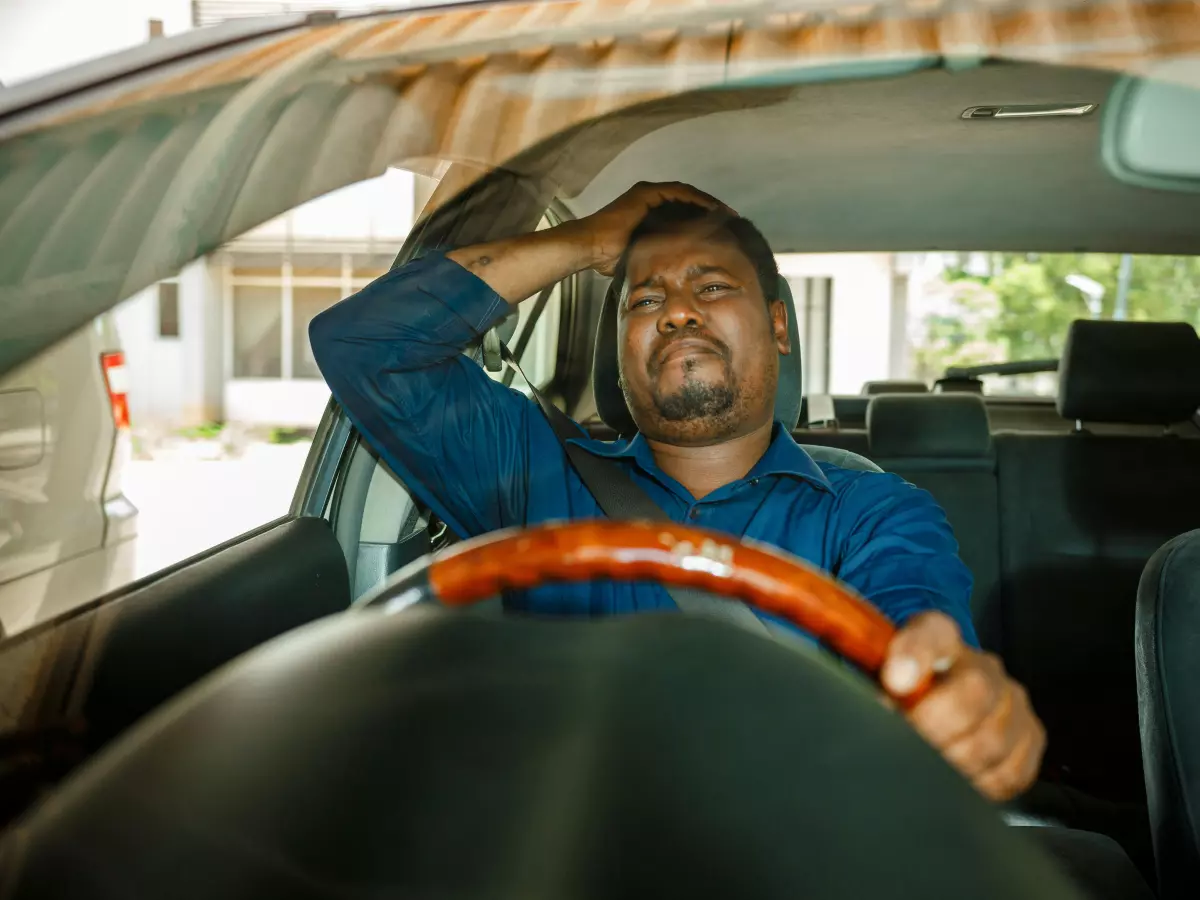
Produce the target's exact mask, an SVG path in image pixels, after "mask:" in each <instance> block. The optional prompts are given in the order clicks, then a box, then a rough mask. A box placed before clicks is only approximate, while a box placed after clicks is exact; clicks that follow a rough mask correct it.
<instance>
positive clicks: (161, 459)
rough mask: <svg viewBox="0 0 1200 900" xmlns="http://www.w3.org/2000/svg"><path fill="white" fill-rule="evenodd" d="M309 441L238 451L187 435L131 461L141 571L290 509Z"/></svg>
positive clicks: (127, 481) (129, 489)
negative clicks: (149, 456) (227, 450)
mask: <svg viewBox="0 0 1200 900" xmlns="http://www.w3.org/2000/svg"><path fill="white" fill-rule="evenodd" d="M308 449H309V442H307V441H303V442H298V443H293V444H270V443H252V444H249V445H248V446H246V447H245V448H244V449H242V451H241V452H240V453H239V454H238V455H237V456H235V457H231V456H229V455H227V454H226V453H225V452H224V451H223V450H222V448H221V447H220V446H219V445H218V444H217V443H216V442H213V441H181V442H178V443H177V444H175V445H172V446H169V447H164V448H161V449H156V450H155V453H154V458H152V459H136V460H133V461H132V462H130V463H128V464H127V465H128V468H127V470H126V472H125V476H124V488H125V494H126V496H128V497H129V499H130V500H131V501H132V502H133V504H134V505H135V506H136V507H137V508H138V511H139V517H138V538H137V568H136V577H138V578H141V577H143V576H144V575H150V574H152V573H154V572H157V571H158V570H159V569H162V568H164V567H166V566H169V565H171V564H172V563H175V562H178V561H180V560H183V559H187V558H188V557H190V556H195V555H196V554H198V553H202V552H204V551H205V550H207V549H209V548H210V547H213V546H215V545H217V544H220V543H222V542H223V541H227V540H229V539H230V538H233V537H237V536H238V535H240V534H244V533H245V532H247V531H250V530H251V529H254V528H257V527H258V526H259V525H262V524H264V523H266V522H270V521H271V520H272V519H276V518H278V517H280V516H282V515H284V514H285V513H286V512H287V511H288V508H289V507H290V506H291V503H292V495H293V494H294V493H295V490H296V485H297V483H298V482H299V480H300V471H301V469H302V468H303V467H304V460H305V458H306V457H307V456H308Z"/></svg>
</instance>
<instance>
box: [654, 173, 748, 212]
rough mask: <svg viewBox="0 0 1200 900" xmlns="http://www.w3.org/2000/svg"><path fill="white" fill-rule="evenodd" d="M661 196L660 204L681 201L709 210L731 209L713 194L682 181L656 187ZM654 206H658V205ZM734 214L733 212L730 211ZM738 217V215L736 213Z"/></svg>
mask: <svg viewBox="0 0 1200 900" xmlns="http://www.w3.org/2000/svg"><path fill="white" fill-rule="evenodd" d="M655 188H656V189H657V193H658V196H659V198H660V199H659V201H658V202H659V203H663V202H666V201H667V200H680V201H683V202H685V203H695V204H697V205H698V206H703V207H706V208H708V209H721V210H729V207H728V206H726V205H725V204H724V203H722V202H721V201H720V200H718V199H717V198H716V197H714V196H713V195H712V194H708V193H705V192H704V191H702V190H700V189H699V188H698V187H695V186H693V185H690V184H686V183H685V182H682V181H671V182H666V183H664V184H658V185H655ZM654 205H656V206H657V205H658V204H657V203H656V204H654ZM729 211H731V212H732V210H729ZM735 215H736V213H735Z"/></svg>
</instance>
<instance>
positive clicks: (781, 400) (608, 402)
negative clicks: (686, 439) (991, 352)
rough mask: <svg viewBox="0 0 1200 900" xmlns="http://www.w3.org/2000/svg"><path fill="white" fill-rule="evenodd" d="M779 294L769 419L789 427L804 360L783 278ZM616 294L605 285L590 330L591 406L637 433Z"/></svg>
mask: <svg viewBox="0 0 1200 900" xmlns="http://www.w3.org/2000/svg"><path fill="white" fill-rule="evenodd" d="M779 299H780V300H782V301H783V303H784V306H785V307H786V308H787V317H788V340H789V343H790V344H791V346H792V352H791V353H789V354H787V355H786V356H785V355H783V354H780V356H779V384H778V386H777V387H776V389H775V419H776V421H778V422H780V423H782V425H783V427H784V428H786V429H787V430H788V431H789V432H791V431H792V430H794V429H795V428H796V427H797V425H798V424H799V422H800V404H801V401H802V400H803V399H804V360H803V358H802V356H801V353H800V328H799V326H798V324H797V319H796V303H795V301H794V300H793V299H792V289H791V287H790V286H789V285H788V283H787V279H786V278H783V277H780V279H779ZM618 374H619V368H618V366H617V296H616V291H615V290H614V289H613V288H612V286H610V287H609V289H608V290H607V291H605V293H604V303H603V305H602V306H601V307H600V324H599V327H598V328H597V330H596V352H595V355H594V356H593V357H592V392H593V394H594V395H595V398H596V412H597V413H599V415H600V418H601V419H602V420H603V421H604V424H605V425H607V426H608V427H609V428H611V429H613V430H614V431H615V432H616V433H617V434H619V435H622V436H624V437H630V436H632V435H634V434H636V433H637V425H635V424H634V422H633V416H631V415H630V414H629V407H627V406H626V405H625V395H624V394H623V393H622V392H621V388H620V387H619V386H618V383H617V381H618V379H617V376H618ZM800 446H801V447H802V448H803V449H804V451H805V452H806V453H807V454H808V455H809V456H811V457H812V458H813V459H815V460H816V461H817V462H827V463H832V464H833V465H836V466H841V467H842V468H843V469H859V470H863V471H867V472H882V471H883V470H882V469H880V468H879V466H877V465H875V463H873V462H871V461H870V460H869V459H867V458H866V457H865V456H860V455H859V454H857V453H852V452H851V451H849V450H843V449H841V448H840V447H821V446H818V445H816V444H801V445H800Z"/></svg>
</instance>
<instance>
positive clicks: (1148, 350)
mask: <svg viewBox="0 0 1200 900" xmlns="http://www.w3.org/2000/svg"><path fill="white" fill-rule="evenodd" d="M1198 406H1200V339H1198V338H1197V336H1196V333H1195V331H1194V330H1193V329H1192V328H1191V326H1189V325H1185V324H1171V323H1131V322H1093V321H1083V322H1076V323H1074V325H1073V326H1072V328H1071V331H1070V333H1069V335H1068V339H1067V344H1066V347H1065V349H1064V353H1063V360H1062V367H1061V370H1060V386H1059V397H1058V411H1059V414H1060V415H1061V416H1063V417H1064V418H1066V419H1069V420H1074V421H1076V422H1079V423H1081V424H1080V427H1079V430H1077V432H1076V433H1067V434H1029V433H998V434H997V435H995V436H994V440H995V445H996V453H997V459H998V471H999V486H1000V535H1001V567H1002V574H1001V577H1002V584H1003V587H1002V592H1001V596H1002V611H1003V612H1002V632H1003V638H1002V652H1003V656H1004V658H1005V662H1006V664H1007V665H1008V668H1009V670H1010V671H1011V672H1012V673H1013V674H1014V675H1015V676H1016V677H1017V678H1019V679H1020V680H1021V681H1022V682H1023V683H1024V684H1025V685H1026V686H1027V687H1028V689H1029V692H1030V695H1031V697H1032V699H1033V703H1034V707H1035V708H1036V709H1037V711H1038V713H1039V714H1040V715H1041V717H1042V719H1043V720H1044V721H1045V723H1046V727H1047V730H1048V732H1049V735H1050V741H1049V746H1048V749H1047V757H1046V766H1045V767H1044V769H1043V771H1044V773H1045V775H1046V777H1049V778H1051V779H1053V780H1057V781H1060V782H1061V783H1064V784H1067V785H1070V786H1074V787H1077V788H1079V789H1081V790H1084V791H1086V792H1088V793H1090V794H1092V795H1094V796H1100V797H1104V798H1107V799H1110V800H1115V801H1132V802H1140V801H1141V798H1142V796H1143V784H1142V768H1141V756H1140V747H1139V742H1138V719H1137V696H1136V685H1135V679H1134V658H1133V612H1134V603H1135V600H1136V595H1137V585H1138V579H1139V577H1140V575H1141V571H1142V568H1143V567H1144V566H1145V564H1146V561H1147V560H1148V559H1149V558H1150V556H1151V555H1152V554H1153V553H1154V551H1155V550H1156V549H1157V548H1158V547H1159V546H1161V545H1162V544H1163V543H1165V542H1166V541H1167V540H1168V539H1170V538H1171V537H1173V536H1175V535H1177V534H1181V533H1183V532H1185V531H1188V530H1190V529H1192V528H1196V527H1198V526H1200V440H1195V439H1192V438H1184V437H1179V436H1174V435H1163V434H1160V435H1158V436H1132V435H1128V434H1126V435H1121V434H1105V435H1100V434H1093V433H1090V432H1089V431H1088V430H1087V427H1086V426H1087V423H1120V424H1155V425H1159V426H1168V425H1171V424H1173V423H1177V422H1180V421H1183V420H1187V419H1190V418H1191V417H1192V416H1193V415H1194V414H1195V411H1196V409H1197V407H1198Z"/></svg>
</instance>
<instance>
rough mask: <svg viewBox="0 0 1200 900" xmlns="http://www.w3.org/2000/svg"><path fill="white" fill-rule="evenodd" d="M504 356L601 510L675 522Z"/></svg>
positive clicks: (728, 612) (680, 595)
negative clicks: (581, 441)
mask: <svg viewBox="0 0 1200 900" xmlns="http://www.w3.org/2000/svg"><path fill="white" fill-rule="evenodd" d="M500 355H501V358H502V359H503V360H504V361H505V362H507V363H508V364H509V365H510V366H512V367H513V368H514V369H516V370H517V373H518V374H519V375H520V376H521V377H522V378H524V379H525V383H526V384H527V385H529V393H531V394H532V395H533V399H534V400H536V401H537V405H538V406H540V407H541V409H542V415H544V416H545V417H546V420H547V421H548V422H549V423H550V429H551V430H552V431H553V432H554V436H555V437H557V438H558V442H559V444H560V445H561V446H562V448H563V452H564V453H565V454H566V456H567V459H568V461H569V462H570V463H571V466H572V467H573V468H574V469H575V472H576V474H577V475H579V480H580V481H582V482H583V484H584V487H586V488H587V489H588V491H589V492H590V493H591V495H592V496H593V497H595V498H596V503H598V504H599V506H600V509H601V510H603V511H604V514H605V515H606V516H608V518H610V519H616V520H622V519H642V520H648V521H651V522H672V521H673V520H672V519H671V517H670V516H668V515H667V513H666V511H665V510H664V509H663V508H662V507H661V506H659V505H658V504H657V503H655V502H654V501H653V500H652V499H651V498H650V495H649V494H647V493H646V492H645V491H644V490H642V489H641V488H640V487H638V486H637V485H636V484H635V483H634V482H633V480H632V479H631V478H630V477H629V474H628V473H627V472H626V471H625V470H624V469H622V468H621V465H620V463H618V462H617V461H616V460H614V459H605V458H603V457H600V456H595V455H594V454H591V453H588V452H587V451H586V450H584V449H583V448H582V447H580V446H579V445H578V444H573V443H569V442H570V441H571V440H574V439H578V438H584V437H587V434H586V433H585V432H584V431H583V429H582V427H581V426H580V425H578V424H577V423H576V422H573V421H572V420H571V419H570V418H569V417H568V416H567V414H566V413H564V412H563V411H562V410H560V409H559V408H558V407H557V406H555V405H554V404H553V403H551V402H550V401H549V400H547V399H546V396H545V394H543V393H542V392H541V391H539V390H538V389H537V386H536V385H534V383H533V382H532V381H530V380H529V379H528V378H527V377H526V376H525V373H524V372H523V371H521V366H520V364H519V363H518V362H517V360H516V358H515V357H514V356H513V355H512V353H511V352H510V351H509V349H508V347H507V346H505V345H504V344H503V343H501V344H500ZM663 589H664V590H666V592H667V594H668V595H670V597H671V599H672V600H673V601H675V605H676V606H677V607H679V609H680V610H681V611H683V612H686V613H689V614H692V615H697V616H703V617H705V618H709V619H717V620H719V621H722V622H725V623H726V624H729V625H734V626H736V627H738V628H741V629H743V630H745V631H752V632H755V633H756V634H762V635H771V634H773V633H775V632H776V631H779V632H781V633H786V634H787V635H788V636H789V637H792V636H793V635H792V634H791V632H786V631H785V630H784V629H780V628H777V627H774V623H767V622H764V621H763V620H762V619H760V618H759V617H758V616H757V615H756V614H755V612H754V610H752V609H751V608H750V607H749V606H747V605H746V604H745V603H743V602H741V601H740V600H732V599H731V600H725V599H722V598H719V597H714V596H713V595H712V594H709V593H706V592H704V591H698V590H694V589H692V588H686V587H677V586H672V585H663Z"/></svg>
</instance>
